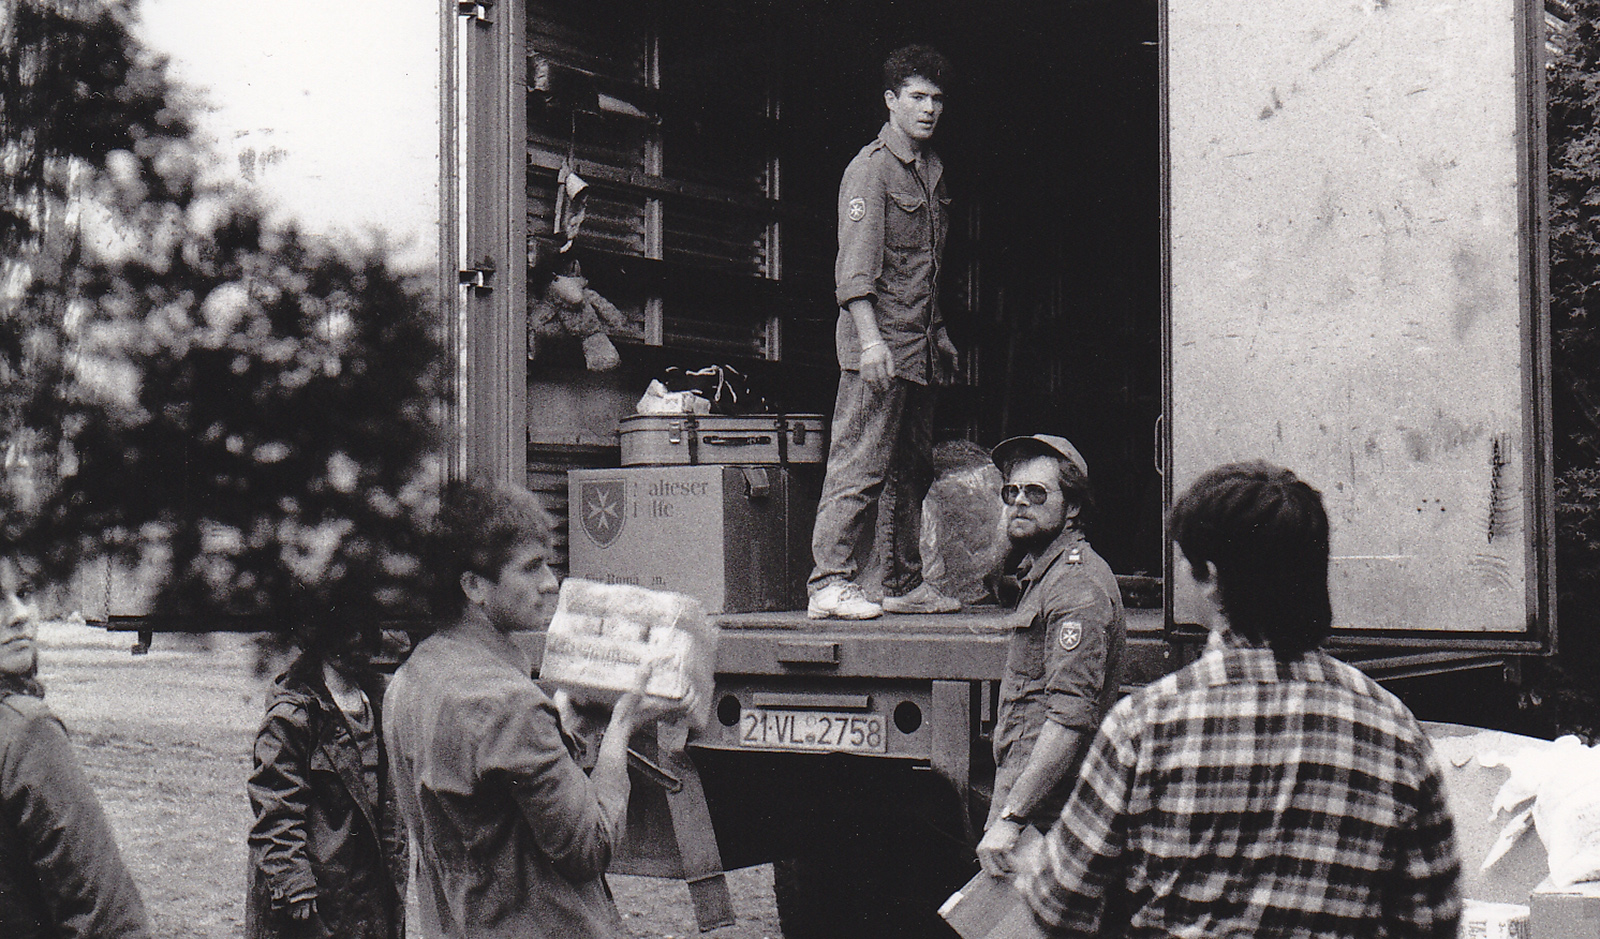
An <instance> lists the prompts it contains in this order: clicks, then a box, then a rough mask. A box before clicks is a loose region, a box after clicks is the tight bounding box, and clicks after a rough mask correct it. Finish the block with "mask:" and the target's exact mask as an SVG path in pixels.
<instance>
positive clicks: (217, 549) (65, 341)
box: [0, 0, 444, 632]
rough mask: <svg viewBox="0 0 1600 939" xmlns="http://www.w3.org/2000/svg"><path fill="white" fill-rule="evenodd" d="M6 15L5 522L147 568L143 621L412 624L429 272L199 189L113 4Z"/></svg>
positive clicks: (49, 549)
mask: <svg viewBox="0 0 1600 939" xmlns="http://www.w3.org/2000/svg"><path fill="white" fill-rule="evenodd" d="M9 8H10V9H11V11H12V12H11V14H10V17H9V19H8V20H7V21H6V22H5V23H4V31H3V32H0V70H3V74H4V83H3V84H0V131H3V140H4V151H3V162H0V166H3V169H4V174H3V181H0V198H3V200H4V201H3V203H0V249H3V250H4V256H5V257H6V258H9V259H10V260H9V261H8V262H6V264H7V266H6V268H5V271H4V276H5V280H4V292H3V293H0V353H3V355H0V370H4V371H5V373H6V374H5V376H4V377H5V378H6V382H5V385H4V387H3V390H0V435H3V438H4V439H5V440H6V441H7V444H8V453H9V454H10V457H11V458H10V461H9V465H10V468H11V470H12V472H10V473H9V474H8V477H9V480H10V482H11V487H10V494H11V502H12V511H10V512H9V513H8V517H9V518H10V520H11V521H10V524H11V527H12V529H13V530H14V533H16V532H21V534H20V535H18V537H23V538H24V539H25V540H26V541H27V542H28V543H29V544H31V545H32V546H33V553H35V554H36V555H38V556H39V557H40V558H41V559H43V560H44V561H46V562H47V563H49V564H50V565H52V566H53V567H54V568H55V569H56V570H57V571H67V570H72V569H75V568H81V567H82V565H83V564H84V563H85V562H86V561H88V560H90V559H95V558H99V557H109V558H111V559H113V560H114V561H115V562H117V563H118V564H119V565H120V566H121V567H122V568H124V569H130V570H131V569H135V568H138V569H142V570H144V571H146V572H150V573H153V575H154V576H153V578H152V580H153V582H154V583H155V584H156V585H157V586H156V587H155V589H154V592H153V594H152V595H151V596H149V597H147V598H145V600H146V602H147V604H148V607H149V612H151V613H153V614H156V615H161V616H180V617H186V618H190V619H189V625H190V626H191V628H207V627H208V626H209V625H219V626H220V625H222V622H221V618H223V617H232V616H236V615H247V616H250V617H254V618H256V621H257V622H258V623H260V624H262V625H270V626H272V627H273V628H277V629H280V630H284V631H298V630H311V631H313V632H318V631H323V630H327V629H332V630H333V631H334V632H343V631H346V630H349V629H351V628H354V627H370V626H372V625H375V624H376V623H377V622H379V621H380V620H381V619H383V618H389V617H395V616H404V615H407V614H410V615H415V614H416V613H417V612H418V611H419V609H420V605H419V604H420V597H421V596H423V593H422V591H423V589H424V585H423V583H422V580H423V579H424V576H425V574H426V571H425V570H424V567H425V566H424V565H423V564H422V563H421V554H420V544H421V531H422V530H423V528H424V526H425V522H426V519H427V516H428V514H429V512H430V511H431V506H432V500H433V499H434V498H435V497H436V490H437V485H436V474H435V473H434V471H433V454H434V453H435V451H436V446H437V439H436V426H437V420H436V417H437V415H436V414H435V413H434V409H435V408H436V406H437V402H438V401H439V392H440V390H441V388H440V370H441V368H442V366H443V361H444V357H443V355H442V354H441V351H440V348H439V345H438V340H437V335H436V333H437V330H436V315H435V302H434V300H433V298H432V297H431V296H430V293H429V290H428V287H427V282H426V281H425V280H424V279H422V278H420V277H418V276H416V275H412V274H407V273H403V272H398V271H396V270H394V269H393V268H392V267H391V266H390V265H389V264H387V263H386V261H385V258H384V252H383V250H382V248H381V246H380V247H378V248H371V249H353V248H349V247H348V246H336V245H333V244H329V243H325V242H321V241H318V240H316V239H313V238H310V237H308V236H306V235H304V234H302V233H300V232H298V231H295V230H293V229H286V228H274V227H272V226H270V225H269V224H268V223H267V222H266V221H265V220H264V219H265V215H264V213H263V211H262V210H261V208H260V207H259V206H258V205H256V204H255V203H254V202H253V201H252V200H251V198H250V197H249V196H248V195H246V194H245V193H242V192H238V191H233V190H231V189H229V188H227V187H225V186H222V185H219V184H217V183H215V182H211V181H208V180H209V179H210V178H211V176H210V174H208V173H207V167H208V166H209V165H210V161H211V160H212V157H211V156H210V155H209V154H208V153H206V152H205V151H204V150H203V149H202V148H201V147H200V146H199V145H198V144H197V143H196V142H195V140H194V138H193V136H192V133H191V121H190V120H189V119H188V117H187V115H188V114H189V113H190V107H191V106H190V105H189V104H188V103H187V101H186V99H185V96H184V93H183V91H182V90H181V89H179V88H177V87H175V86H174V84H173V83H172V82H170V81H169V80H168V79H167V77H166V65H165V63H164V62H163V61H161V60H160V59H158V58H156V57H154V56H152V55H151V54H150V53H149V52H148V50H145V49H143V48H141V46H140V45H139V43H138V42H137V41H136V39H135V38H134V36H133V34H132V32H131V31H130V28H131V24H132V14H131V11H130V9H129V7H128V6H127V5H126V4H124V3H122V2H120V0H110V2H105V0H14V2H13V3H11V4H10V7H9ZM25 467H31V469H32V472H31V473H25V472H20V470H21V469H23V468H25Z"/></svg>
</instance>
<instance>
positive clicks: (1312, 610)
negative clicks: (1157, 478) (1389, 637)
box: [1170, 461, 1333, 661]
mask: <svg viewBox="0 0 1600 939" xmlns="http://www.w3.org/2000/svg"><path fill="white" fill-rule="evenodd" d="M1170 530H1171V532H1172V539H1173V540H1174V541H1176V542H1177V543H1178V547H1179V549H1180V550H1182V551H1183V556H1184V557H1185V558H1187V559H1188V561H1189V565H1190V567H1192V568H1193V569H1194V574H1195V577H1196V578H1197V579H1199V580H1202V581H1204V580H1206V579H1207V578H1208V577H1209V576H1210V570H1211V569H1214V570H1215V571H1216V578H1217V587H1218V591H1219V593H1220V599H1221V603H1222V612H1223V613H1224V614H1225V615H1226V616H1227V617H1228V625H1229V626H1231V627H1232V628H1233V630H1234V631H1235V632H1237V633H1239V634H1240V635H1241V636H1244V637H1245V638H1246V639H1249V640H1250V641H1252V642H1265V643H1266V644H1267V645H1269V646H1271V647H1272V650H1273V652H1274V653H1276V655H1277V657H1278V658H1279V659H1280V660H1282V661H1289V660H1292V659H1295V658H1298V657H1299V656H1300V655H1302V654H1304V653H1306V652H1308V651H1310V650H1312V649H1315V648H1316V647H1317V646H1319V645H1321V644H1322V641H1323V640H1324V639H1326V638H1327V637H1328V633H1329V631H1330V630H1331V629H1332V625H1333V608H1332V605H1331V603H1330V601H1329V599H1328V513H1327V511H1326V510H1325V509H1324V508H1323V506H1322V493H1321V492H1318V491H1317V490H1316V489H1314V488H1312V487H1311V486H1310V485H1309V484H1307V483H1306V482H1304V481H1303V480H1301V479H1300V478H1299V477H1298V476H1296V475H1295V474H1294V473H1292V472H1290V471H1289V470H1287V469H1284V468H1283V467H1281V466H1274V465H1272V464H1270V463H1264V462H1259V461H1257V462H1249V463H1229V464H1226V465H1224V466H1219V467H1217V468H1215V469H1213V470H1210V471H1209V472H1207V473H1206V474H1204V475H1203V476H1201V477H1200V478H1199V479H1197V480H1195V482H1194V485H1192V486H1190V487H1189V489H1188V491H1186V492H1185V493H1184V494H1183V495H1182V496H1180V497H1179V498H1178V501H1177V502H1176V503H1175V504H1174V505H1173V506H1172V514H1171V516H1170ZM1207 565H1210V566H1211V567H1210V568H1208V567H1207Z"/></svg>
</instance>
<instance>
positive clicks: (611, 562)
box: [567, 466, 822, 613]
mask: <svg viewBox="0 0 1600 939" xmlns="http://www.w3.org/2000/svg"><path fill="white" fill-rule="evenodd" d="M821 486H822V479H821V468H820V467H811V468H808V470H807V471H802V470H800V469H796V468H789V469H785V468H782V467H778V466H633V467H624V468H622V469H609V470H573V471H572V472H571V473H569V474H568V487H569V502H568V506H569V509H568V511H569V515H570V524H569V532H568V536H567V537H568V546H569V563H570V568H571V574H572V576H574V577H581V578H584V579H587V580H593V581H597V582H599V583H608V584H632V585H634V586H638V587H647V588H650V589H652V590H669V591H673V592H675V593H682V594H686V595H688V596H691V597H694V598H695V599H696V600H699V601H700V603H701V604H702V605H703V606H704V607H705V610H706V612H707V613H750V612H760V611H772V610H798V609H803V608H804V607H805V602H806V586H805V585H806V578H807V577H808V576H809V575H810V573H811V526H812V522H813V521H814V520H815V519H816V513H817V499H818V496H819V495H820V492H821Z"/></svg>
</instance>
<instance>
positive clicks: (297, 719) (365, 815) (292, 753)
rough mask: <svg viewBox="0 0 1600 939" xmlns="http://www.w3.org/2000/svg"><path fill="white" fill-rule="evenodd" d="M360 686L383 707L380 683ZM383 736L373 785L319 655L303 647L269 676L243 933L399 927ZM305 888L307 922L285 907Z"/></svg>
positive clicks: (390, 935) (394, 938)
mask: <svg viewBox="0 0 1600 939" xmlns="http://www.w3.org/2000/svg"><path fill="white" fill-rule="evenodd" d="M362 690H363V691H365V692H366V694H367V700H368V701H369V702H370V703H371V706H372V707H373V708H374V709H375V710H376V709H378V708H381V706H382V702H383V692H382V690H381V689H380V687H379V686H378V685H377V684H376V683H370V684H368V685H366V686H364V687H363V689H362ZM378 714H381V711H380V712H378ZM378 714H375V715H374V718H375V723H374V730H375V731H376V729H377V727H379V726H381V725H380V724H379V723H377V720H378ZM381 746H382V744H381V734H380V758H379V761H378V762H379V771H378V779H379V785H378V791H377V792H374V791H372V790H371V788H370V786H369V783H368V780H367V777H366V774H365V772H364V771H363V769H362V765H361V753H360V750H359V749H358V747H357V745H356V740H355V736H354V734H353V733H352V732H351V730H350V726H349V723H348V722H347V721H346V719H345V716H344V714H343V713H341V712H340V711H339V708H338V705H336V704H334V702H333V697H332V696H331V695H330V694H329V693H328V689H327V686H326V684H325V683H324V681H323V678H322V668H321V665H320V664H318V663H317V662H316V661H315V660H314V659H310V658H308V657H305V656H302V657H301V658H299V659H297V660H296V661H295V662H294V664H292V665H290V666H289V668H288V669H287V670H286V671H285V672H284V673H283V674H282V675H280V676H278V678H277V680H276V681H274V682H273V685H272V690H271V691H270V692H269V694H268V697H267V714H266V719H265V720H264V721H263V722H262V725H261V731H260V733H259V734H257V736H256V743H255V769H254V771H253V772H252V773H251V774H250V781H249V786H248V788H249V792H250V806H251V808H252V809H253V810H254V811H255V825H254V826H253V827H252V828H251V829H250V861H251V863H250V893H249V904H248V908H247V910H246V929H245V931H246V934H247V935H248V936H249V937H250V939H271V937H278V936H310V937H323V936H336V937H340V939H345V937H351V939H398V937H399V936H401V935H402V934H403V932H404V929H403V917H404V909H405V905H404V898H405V884H406V843H405V828H404V825H403V824H402V823H401V822H400V819H399V815H398V814H397V812H396V810H395V806H394V787H393V786H392V784H391V783H390V781H389V778H388V777H389V773H388V766H387V761H386V760H384V759H383V758H382V755H381ZM307 898H314V899H315V900H316V908H317V915H316V917H315V919H314V920H313V921H312V922H311V923H310V924H304V925H302V924H295V923H293V922H291V921H290V920H289V919H288V917H287V916H285V915H283V910H284V908H285V907H287V906H288V904H290V903H293V902H295V901H298V900H302V899H307Z"/></svg>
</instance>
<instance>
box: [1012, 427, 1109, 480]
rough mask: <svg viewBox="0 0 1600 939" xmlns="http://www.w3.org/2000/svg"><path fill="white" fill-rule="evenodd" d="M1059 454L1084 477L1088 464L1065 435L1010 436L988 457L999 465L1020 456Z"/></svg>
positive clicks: (1087, 470)
mask: <svg viewBox="0 0 1600 939" xmlns="http://www.w3.org/2000/svg"><path fill="white" fill-rule="evenodd" d="M1025 455H1026V456H1060V457H1064V458H1066V460H1067V461H1068V462H1070V463H1071V464H1072V465H1073V466H1076V467H1077V468H1078V472H1080V473H1082V474H1083V475H1084V476H1085V477H1087V476H1088V475H1089V464H1088V462H1087V461H1085V460H1084V458H1083V454H1081V453H1079V452H1078V448H1077V447H1074V446H1073V445H1072V444H1071V443H1070V442H1068V440H1067V438H1065V437H1057V436H1056V435H1054V434H1033V435H1031V436H1027V437H1011V438H1009V439H1006V440H1002V441H1000V442H999V443H998V444H996V445H995V448H994V449H993V450H992V451H990V453H989V458H990V459H991V460H993V461H994V465H996V466H1000V465H1002V464H1004V463H1006V462H1008V461H1010V460H1012V459H1015V458H1017V457H1020V456H1025Z"/></svg>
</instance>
